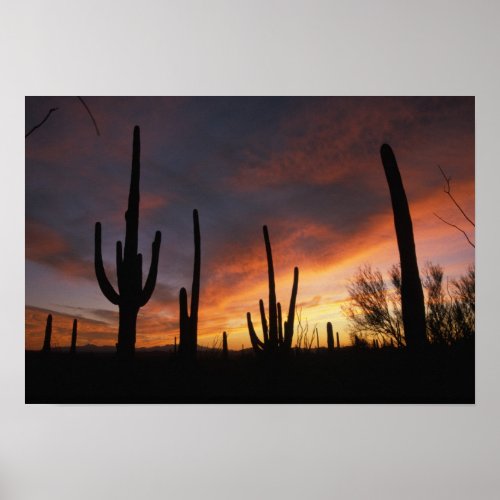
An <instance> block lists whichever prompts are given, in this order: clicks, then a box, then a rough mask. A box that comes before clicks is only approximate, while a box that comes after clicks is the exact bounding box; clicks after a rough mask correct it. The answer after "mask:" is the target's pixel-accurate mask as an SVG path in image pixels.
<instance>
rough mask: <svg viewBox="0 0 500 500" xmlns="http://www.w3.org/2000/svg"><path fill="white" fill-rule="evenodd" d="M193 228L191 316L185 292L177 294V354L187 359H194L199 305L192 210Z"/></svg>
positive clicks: (198, 260)
mask: <svg viewBox="0 0 500 500" xmlns="http://www.w3.org/2000/svg"><path fill="white" fill-rule="evenodd" d="M193 226H194V269H193V284H192V287H191V314H189V312H188V303H187V301H188V299H187V291H186V289H185V288H181V290H180V292H179V329H180V335H179V354H180V355H182V356H185V357H188V358H194V357H196V351H197V347H198V306H199V303H200V272H201V249H200V240H201V237H200V221H199V219H198V210H193Z"/></svg>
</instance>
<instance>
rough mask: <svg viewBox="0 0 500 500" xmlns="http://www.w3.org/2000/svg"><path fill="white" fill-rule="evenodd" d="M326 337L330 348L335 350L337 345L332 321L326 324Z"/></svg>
mask: <svg viewBox="0 0 500 500" xmlns="http://www.w3.org/2000/svg"><path fill="white" fill-rule="evenodd" d="M326 339H327V344H328V350H329V351H333V349H334V347H335V346H334V344H333V326H332V324H331V323H330V322H328V323H327V324H326Z"/></svg>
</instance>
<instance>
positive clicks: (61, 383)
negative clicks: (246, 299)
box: [26, 343, 474, 404]
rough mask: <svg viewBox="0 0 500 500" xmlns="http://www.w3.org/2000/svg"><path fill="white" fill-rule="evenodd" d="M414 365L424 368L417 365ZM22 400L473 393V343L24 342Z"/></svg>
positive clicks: (331, 398)
mask: <svg viewBox="0 0 500 500" xmlns="http://www.w3.org/2000/svg"><path fill="white" fill-rule="evenodd" d="M422 366H424V367H425V370H422ZM26 403H462V404H464V403H474V345H473V343H463V344H457V345H455V346H453V347H451V348H439V347H429V348H428V349H426V351H425V352H423V353H419V354H418V355H415V354H413V353H412V352H410V351H408V350H405V349H393V348H390V347H388V348H381V349H355V348H349V347H347V348H341V349H336V350H335V351H334V352H328V350H327V349H320V350H318V351H310V352H301V353H299V354H297V355H295V354H292V355H291V356H289V357H285V358H282V359H276V358H272V359H271V358H268V357H265V356H262V357H261V356H255V355H254V354H253V353H252V352H251V351H243V352H236V351H229V354H228V357H227V358H224V357H223V355H222V352H221V351H214V352H210V351H207V352H201V353H199V356H198V361H197V362H196V363H195V364H186V363H185V362H183V361H182V359H181V358H180V357H179V356H176V355H175V354H174V353H169V352H161V351H149V352H136V356H135V359H132V360H130V359H122V358H120V357H119V356H117V355H116V353H112V352H109V353H92V352H86V353H82V352H77V353H76V354H74V355H71V354H70V353H69V352H57V351H52V352H50V353H43V352H34V351H27V352H26Z"/></svg>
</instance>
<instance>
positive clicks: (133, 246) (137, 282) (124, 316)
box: [95, 126, 161, 354]
mask: <svg viewBox="0 0 500 500" xmlns="http://www.w3.org/2000/svg"><path fill="white" fill-rule="evenodd" d="M140 154H141V144H140V130H139V127H137V126H136V127H134V139H133V148H132V175H131V179H130V192H129V196H128V208H127V211H126V212H125V224H126V226H125V248H124V249H122V242H121V241H117V242H116V274H117V278H118V292H116V291H115V289H114V288H113V286H112V285H111V283H110V282H109V280H108V278H107V276H106V272H105V270H104V265H103V261H102V251H101V223H100V222H97V223H96V225H95V273H96V276H97V281H98V283H99V286H100V288H101V291H102V293H103V294H104V296H105V297H106V298H107V299H108V300H109V301H110V302H111V303H112V304H115V305H117V306H118V310H119V326H118V342H117V344H116V349H117V352H118V353H121V354H133V353H134V351H135V336H136V322H137V314H138V312H139V309H140V308H141V307H143V306H144V305H145V304H146V303H147V302H148V300H149V299H150V298H151V295H152V294H153V290H154V288H155V285H156V276H157V274H158V259H159V255H160V244H161V233H160V231H156V236H155V239H154V241H153V245H152V258H151V266H150V268H149V273H148V277H147V279H146V283H145V284H144V287H143V285H142V254H140V253H137V249H138V231H139V180H140V171H141V163H140Z"/></svg>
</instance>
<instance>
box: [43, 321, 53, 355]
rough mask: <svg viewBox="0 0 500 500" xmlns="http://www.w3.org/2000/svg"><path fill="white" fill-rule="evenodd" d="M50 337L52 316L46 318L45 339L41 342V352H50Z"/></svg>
mask: <svg viewBox="0 0 500 500" xmlns="http://www.w3.org/2000/svg"><path fill="white" fill-rule="evenodd" d="M51 337H52V314H49V315H48V316H47V323H46V324H45V338H44V340H43V347H42V351H43V352H50V339H51Z"/></svg>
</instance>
